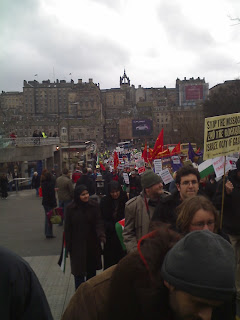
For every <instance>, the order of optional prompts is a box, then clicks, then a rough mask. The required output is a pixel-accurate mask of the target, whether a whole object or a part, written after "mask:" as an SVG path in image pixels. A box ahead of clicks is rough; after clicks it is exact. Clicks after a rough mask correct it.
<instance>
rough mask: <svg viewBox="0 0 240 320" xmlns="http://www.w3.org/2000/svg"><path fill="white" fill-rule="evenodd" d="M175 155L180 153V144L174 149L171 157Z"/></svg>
mask: <svg viewBox="0 0 240 320" xmlns="http://www.w3.org/2000/svg"><path fill="white" fill-rule="evenodd" d="M175 153H180V142H178V144H177V145H176V146H175V148H173V149H172V151H171V155H174V154H175Z"/></svg>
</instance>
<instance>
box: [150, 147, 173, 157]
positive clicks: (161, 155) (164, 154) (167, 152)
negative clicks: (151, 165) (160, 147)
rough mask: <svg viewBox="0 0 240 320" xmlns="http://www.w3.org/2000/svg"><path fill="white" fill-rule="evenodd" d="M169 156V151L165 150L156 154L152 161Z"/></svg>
mask: <svg viewBox="0 0 240 320" xmlns="http://www.w3.org/2000/svg"><path fill="white" fill-rule="evenodd" d="M169 156H170V151H169V149H166V150H164V151H161V152H158V154H156V155H155V156H154V158H153V159H160V158H162V157H169Z"/></svg>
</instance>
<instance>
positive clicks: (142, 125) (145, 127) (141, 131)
mask: <svg viewBox="0 0 240 320" xmlns="http://www.w3.org/2000/svg"><path fill="white" fill-rule="evenodd" d="M152 132H153V123H152V120H150V119H144V120H132V134H133V137H141V136H149V135H151V134H152Z"/></svg>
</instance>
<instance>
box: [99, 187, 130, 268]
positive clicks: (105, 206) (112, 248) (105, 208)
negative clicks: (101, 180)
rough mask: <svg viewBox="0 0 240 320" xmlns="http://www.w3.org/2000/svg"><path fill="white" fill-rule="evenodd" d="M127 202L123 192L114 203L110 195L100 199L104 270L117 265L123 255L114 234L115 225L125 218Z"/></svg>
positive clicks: (125, 194)
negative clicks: (104, 235) (104, 241)
mask: <svg viewBox="0 0 240 320" xmlns="http://www.w3.org/2000/svg"><path fill="white" fill-rule="evenodd" d="M127 201H128V197H127V193H126V192H125V191H121V193H120V196H119V198H118V201H117V202H115V201H114V200H113V199H112V197H111V196H110V195H107V196H105V197H104V198H102V199H101V202H100V208H101V214H102V218H103V221H104V228H105V234H106V244H105V246H104V269H107V268H109V267H111V266H113V265H114V264H116V263H118V261H119V260H120V259H121V258H122V257H123V256H124V255H125V252H124V251H123V249H122V246H121V244H120V241H119V239H118V236H117V233H116V229H115V224H116V222H118V221H120V220H122V219H124V218H125V214H124V211H125V203H126V202H127Z"/></svg>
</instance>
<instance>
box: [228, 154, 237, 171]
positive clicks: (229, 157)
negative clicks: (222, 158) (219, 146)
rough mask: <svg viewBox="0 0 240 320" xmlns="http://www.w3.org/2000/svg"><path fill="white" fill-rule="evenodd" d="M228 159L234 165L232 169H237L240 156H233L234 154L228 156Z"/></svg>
mask: <svg viewBox="0 0 240 320" xmlns="http://www.w3.org/2000/svg"><path fill="white" fill-rule="evenodd" d="M226 158H227V160H228V161H229V162H230V164H231V166H232V170H236V169H237V167H236V162H237V161H238V158H235V157H232V156H227V157H226Z"/></svg>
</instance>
